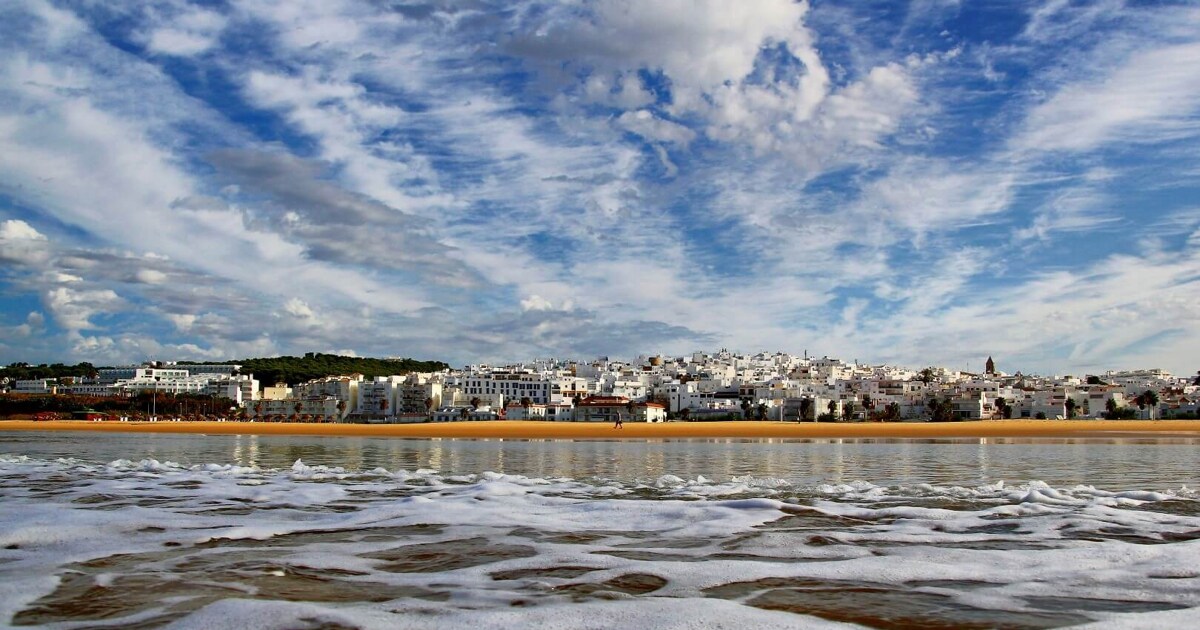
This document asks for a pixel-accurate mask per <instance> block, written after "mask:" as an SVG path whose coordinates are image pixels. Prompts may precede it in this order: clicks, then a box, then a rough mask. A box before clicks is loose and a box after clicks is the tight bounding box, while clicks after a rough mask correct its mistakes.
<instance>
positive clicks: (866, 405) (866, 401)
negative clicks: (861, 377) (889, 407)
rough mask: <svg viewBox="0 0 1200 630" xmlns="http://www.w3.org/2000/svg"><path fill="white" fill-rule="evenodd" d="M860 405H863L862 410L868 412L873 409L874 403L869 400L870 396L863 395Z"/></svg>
mask: <svg viewBox="0 0 1200 630" xmlns="http://www.w3.org/2000/svg"><path fill="white" fill-rule="evenodd" d="M862 404H863V409H866V410H868V411H870V410H872V409H874V408H875V401H873V400H871V395H870V394H863V397H862Z"/></svg>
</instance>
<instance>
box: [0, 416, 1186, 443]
mask: <svg viewBox="0 0 1200 630" xmlns="http://www.w3.org/2000/svg"><path fill="white" fill-rule="evenodd" d="M13 430H17V431H109V432H128V433H203V434H212V435H216V434H241V435H329V436H378V437H406V438H464V439H471V438H489V439H492V438H513V439H563V440H588V439H603V440H611V439H691V438H750V439H757V438H795V439H804V438H854V439H869V438H907V439H936V438H986V437H997V438H999V437H1063V438H1069V437H1136V436H1138V435H1146V436H1152V437H1169V436H1172V435H1177V436H1179V437H1187V438H1197V437H1200V421H1197V420H1146V421H1142V420H986V421H978V422H944V423H932V422H898V423H814V422H805V423H795V422H748V421H739V422H667V423H655V424H647V423H634V422H627V423H625V425H624V428H621V429H614V428H613V426H612V425H611V424H607V423H581V422H531V421H516V420H514V421H506V420H500V421H490V422H443V423H419V424H311V423H291V422H112V421H104V422H95V421H74V420H58V421H30V420H0V431H13Z"/></svg>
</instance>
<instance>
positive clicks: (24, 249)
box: [0, 219, 49, 265]
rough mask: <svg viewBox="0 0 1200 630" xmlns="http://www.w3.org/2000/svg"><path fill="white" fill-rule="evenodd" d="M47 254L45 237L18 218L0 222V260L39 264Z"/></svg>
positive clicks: (21, 263) (22, 263)
mask: <svg viewBox="0 0 1200 630" xmlns="http://www.w3.org/2000/svg"><path fill="white" fill-rule="evenodd" d="M48 256H49V249H48V244H47V242H46V237H45V235H43V234H42V233H41V232H38V231H37V230H35V229H34V228H33V226H31V225H29V224H28V223H26V222H24V221H21V220H20V219H9V220H6V221H3V222H0V260H3V261H8V262H11V263H16V264H19V265H40V264H42V263H44V262H45V261H46V260H47V258H48Z"/></svg>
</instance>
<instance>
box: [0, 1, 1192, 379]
mask: <svg viewBox="0 0 1200 630" xmlns="http://www.w3.org/2000/svg"><path fill="white" fill-rule="evenodd" d="M719 348H728V349H730V350H735V351H742V352H758V351H762V350H766V351H775V350H782V351H786V352H792V353H795V354H799V353H802V352H807V353H808V354H809V355H816V356H825V355H828V356H835V357H840V358H842V359H845V360H858V361H860V362H863V363H870V364H880V363H890V364H897V365H905V366H909V367H921V366H926V365H940V366H946V367H951V368H957V369H964V370H974V371H981V370H982V369H983V363H984V360H985V359H986V358H987V357H988V356H992V357H994V358H995V360H996V364H997V368H998V369H1000V370H1002V371H1007V372H1010V373H1011V372H1017V371H1021V372H1024V373H1026V374H1029V373H1040V374H1081V373H1098V372H1102V371H1104V370H1108V369H1137V368H1151V367H1158V368H1163V369H1167V370H1170V371H1172V372H1175V373H1177V374H1193V373H1195V372H1196V370H1200V6H1198V5H1196V3H1194V2H1190V1H1181V2H1146V1H1139V2H1123V1H1119V0H1112V1H1108V0H1099V1H1096V2H1085V1H1076V0H1046V1H1040V0H1039V1H1034V2H1021V1H1019V0H1012V1H1010V0H982V1H979V2H956V1H954V0H912V1H911V2H870V1H863V2H851V3H845V2H832V1H825V0H820V1H818V0H812V1H810V2H792V1H790V0H755V1H754V2H729V1H726V0H655V1H654V2H644V1H639V0H564V1H562V2H541V1H529V2H510V1H508V0H496V1H490V0H459V1H451V0H430V1H423V0H411V1H409V0H370V1H368V0H355V1H351V0H214V1H204V2H189V1H187V0H147V1H139V2H96V1H94V0H77V1H71V0H6V1H5V2H3V3H0V363H4V364H7V363H10V362H13V361H28V362H35V363H36V362H44V361H48V362H55V361H62V362H76V361H85V360H86V361H91V362H93V363H95V364H97V365H101V364H103V365H112V364H119V363H126V362H138V361H142V360H146V359H159V360H173V359H191V360H219V359H236V358H246V357H258V356H273V355H279V354H299V353H304V352H313V351H315V352H338V353H343V354H356V355H359V356H406V357H416V358H422V359H440V360H445V361H447V362H449V363H451V364H452V365H464V364H467V363H476V362H507V361H521V360H528V359H532V358H541V357H559V358H580V359H590V358H594V357H597V356H602V355H603V356H612V357H614V358H616V357H621V358H634V357H637V356H639V355H651V354H659V353H663V354H683V353H690V352H692V351H695V350H716V349H719Z"/></svg>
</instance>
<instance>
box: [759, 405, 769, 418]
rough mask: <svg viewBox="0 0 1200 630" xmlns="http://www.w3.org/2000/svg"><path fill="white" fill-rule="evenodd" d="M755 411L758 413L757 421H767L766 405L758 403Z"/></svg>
mask: <svg viewBox="0 0 1200 630" xmlns="http://www.w3.org/2000/svg"><path fill="white" fill-rule="evenodd" d="M757 411H758V419H759V420H766V419H767V405H766V404H764V403H758V409H757Z"/></svg>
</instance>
